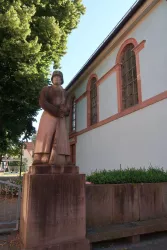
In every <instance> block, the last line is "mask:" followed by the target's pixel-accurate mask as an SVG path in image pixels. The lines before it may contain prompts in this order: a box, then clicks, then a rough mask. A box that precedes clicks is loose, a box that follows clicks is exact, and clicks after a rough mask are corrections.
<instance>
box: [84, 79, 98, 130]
mask: <svg viewBox="0 0 167 250" xmlns="http://www.w3.org/2000/svg"><path fill="white" fill-rule="evenodd" d="M94 78H96V82H95V86H96V92H97V96H96V112H97V120H96V123H93V124H92V122H91V120H92V119H91V118H92V117H91V84H92V79H94ZM97 82H98V77H97V75H96V74H92V75H91V76H90V77H89V81H88V84H87V127H90V126H93V125H95V124H97V123H98V121H99V118H98V117H99V114H98V113H99V112H98V85H97Z"/></svg>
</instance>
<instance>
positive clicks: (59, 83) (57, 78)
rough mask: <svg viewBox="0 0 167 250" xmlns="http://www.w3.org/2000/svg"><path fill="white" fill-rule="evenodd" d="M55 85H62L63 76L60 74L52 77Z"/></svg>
mask: <svg viewBox="0 0 167 250" xmlns="http://www.w3.org/2000/svg"><path fill="white" fill-rule="evenodd" d="M52 82H53V85H61V77H60V76H54V77H53V79H52Z"/></svg>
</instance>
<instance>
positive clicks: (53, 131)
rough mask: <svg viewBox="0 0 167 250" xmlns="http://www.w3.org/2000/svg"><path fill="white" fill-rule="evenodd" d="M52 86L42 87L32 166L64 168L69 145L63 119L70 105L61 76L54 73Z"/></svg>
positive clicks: (67, 161)
mask: <svg viewBox="0 0 167 250" xmlns="http://www.w3.org/2000/svg"><path fill="white" fill-rule="evenodd" d="M51 80H52V83H53V84H52V86H47V87H44V88H43V89H42V91H41V93H40V99H39V104H40V106H41V108H43V109H44V112H43V114H42V117H41V120H40V124H39V129H38V133H37V138H36V145H35V150H34V161H33V165H41V164H49V165H55V166H65V165H68V164H69V163H70V145H69V138H68V133H67V129H66V120H65V117H66V116H68V115H69V112H70V105H69V102H68V101H67V97H66V92H65V90H64V89H63V87H62V86H61V85H62V84H63V74H62V72H60V71H54V72H53V75H52V78H51Z"/></svg>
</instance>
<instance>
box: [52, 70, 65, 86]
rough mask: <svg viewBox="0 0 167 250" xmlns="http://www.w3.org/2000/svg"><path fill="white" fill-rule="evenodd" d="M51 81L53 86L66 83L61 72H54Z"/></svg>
mask: <svg viewBox="0 0 167 250" xmlns="http://www.w3.org/2000/svg"><path fill="white" fill-rule="evenodd" d="M51 80H52V83H53V85H62V84H63V83H64V79H63V73H62V72H61V71H59V70H56V71H54V72H53V74H52V77H51Z"/></svg>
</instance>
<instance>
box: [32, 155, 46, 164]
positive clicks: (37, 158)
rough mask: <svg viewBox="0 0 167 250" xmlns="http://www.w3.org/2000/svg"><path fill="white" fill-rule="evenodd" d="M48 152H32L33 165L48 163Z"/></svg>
mask: <svg viewBox="0 0 167 250" xmlns="http://www.w3.org/2000/svg"><path fill="white" fill-rule="evenodd" d="M48 162H49V154H34V160H33V165H41V164H48Z"/></svg>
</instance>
